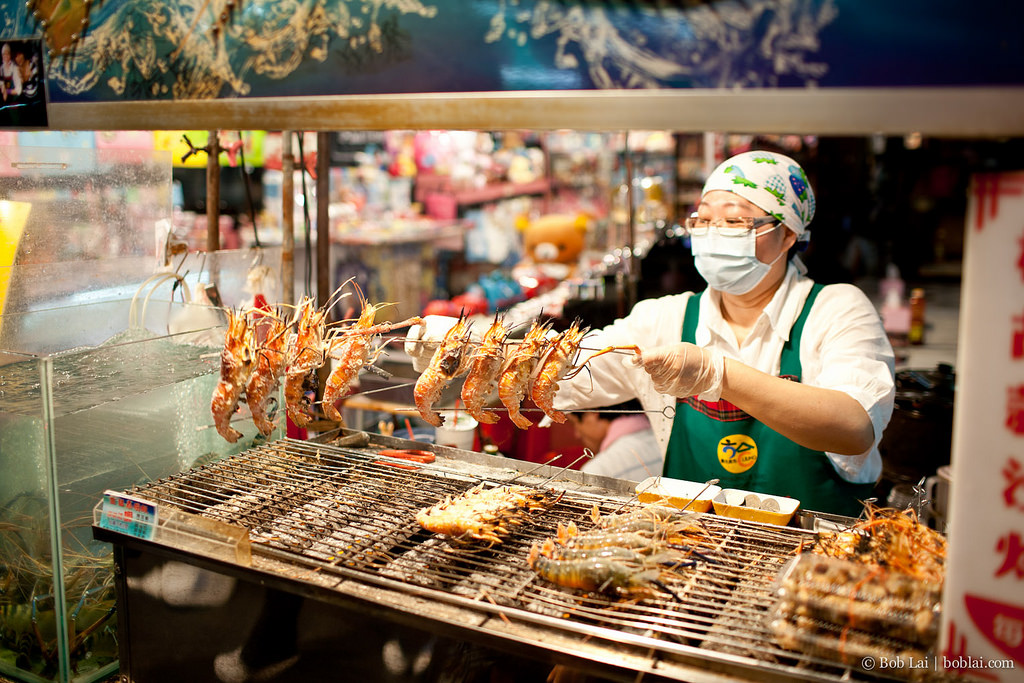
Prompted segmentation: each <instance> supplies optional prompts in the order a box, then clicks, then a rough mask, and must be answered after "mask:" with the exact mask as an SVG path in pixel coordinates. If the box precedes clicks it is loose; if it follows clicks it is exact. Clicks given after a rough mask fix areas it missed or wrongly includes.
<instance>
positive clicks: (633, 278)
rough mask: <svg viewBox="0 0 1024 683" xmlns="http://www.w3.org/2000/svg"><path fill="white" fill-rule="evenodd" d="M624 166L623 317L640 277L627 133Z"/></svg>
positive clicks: (634, 293) (632, 299)
mask: <svg viewBox="0 0 1024 683" xmlns="http://www.w3.org/2000/svg"><path fill="white" fill-rule="evenodd" d="M625 148H626V149H625V153H624V155H625V165H626V183H627V185H626V215H627V217H628V219H627V220H626V247H627V248H628V249H629V254H628V256H627V257H626V260H625V277H624V279H625V283H624V286H625V297H624V299H625V300H624V301H620V304H624V305H622V309H623V310H622V314H623V315H624V314H625V313H627V312H628V311H629V310H630V309H632V308H633V305H634V304H636V296H637V278H638V277H639V275H640V263H639V261H638V260H637V258H636V209H635V208H634V206H633V204H634V189H633V188H634V180H635V178H634V177H633V173H634V169H633V154H632V151H631V150H630V149H629V131H626V137H625Z"/></svg>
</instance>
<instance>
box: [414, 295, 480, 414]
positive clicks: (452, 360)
mask: <svg viewBox="0 0 1024 683" xmlns="http://www.w3.org/2000/svg"><path fill="white" fill-rule="evenodd" d="M470 325H471V324H470V323H469V322H468V321H467V320H466V314H465V313H463V314H462V315H460V316H459V320H458V322H456V323H455V325H453V326H452V328H451V329H450V330H448V331H447V332H446V333H445V335H444V339H443V340H442V341H441V345H440V346H439V347H437V351H435V352H434V355H433V356H431V358H430V365H428V366H427V369H426V370H424V371H423V374H421V375H420V377H419V379H418V380H416V388H415V389H413V398H414V400H415V402H416V409H417V410H418V411H419V412H420V416H421V417H422V418H423V419H424V420H426V421H427V422H428V423H429V424H432V425H434V426H435V427H440V426H441V425H442V424H443V423H444V419H443V418H442V417H441V415H440V414H439V413H437V412H436V411H434V404H435V403H437V400H438V399H439V398H441V392H442V391H443V390H444V388H445V387H446V386H447V385H448V382H450V381H452V380H453V379H455V378H456V377H458V376H459V375H461V374H462V373H463V372H465V371H466V369H467V366H468V361H469V357H470V356H469V353H468V352H467V351H468V349H469V337H470Z"/></svg>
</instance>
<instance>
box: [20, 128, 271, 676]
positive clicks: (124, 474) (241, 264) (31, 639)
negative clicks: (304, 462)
mask: <svg viewBox="0 0 1024 683" xmlns="http://www.w3.org/2000/svg"><path fill="white" fill-rule="evenodd" d="M101 152H102V150H87V149H76V150H65V149H56V148H55V149H41V148H40V149H28V148H16V149H12V148H0V175H3V176H5V177H4V178H3V182H2V183H0V235H2V237H3V238H4V239H2V240H0V245H2V247H3V248H2V249H0V258H2V259H4V260H3V262H0V472H2V475H0V677H4V676H6V677H13V678H16V679H18V680H24V681H60V682H61V683H70V682H71V681H93V680H97V679H100V678H103V677H106V676H108V675H110V674H111V673H113V672H115V671H116V670H117V666H118V663H117V658H118V645H117V619H116V616H115V612H116V605H115V597H114V590H113V575H112V571H113V565H112V559H111V548H110V546H109V545H108V544H105V543H99V542H97V541H95V540H94V539H93V536H92V529H91V527H92V508H93V507H94V506H95V505H96V503H97V501H99V500H101V499H102V496H103V492H104V491H105V490H107V489H119V490H120V489H125V488H128V487H131V486H132V485H134V484H138V483H141V482H147V481H151V480H155V479H159V478H161V477H166V476H168V475H170V474H173V473H175V472H178V471H180V470H182V469H186V468H190V467H194V466H196V465H202V464H204V463H205V462H209V461H213V460H216V459H219V458H220V457H223V456H224V455H227V454H231V453H235V452H239V451H241V450H244V449H245V448H249V447H251V446H252V445H253V442H254V441H257V440H262V439H264V437H262V436H260V435H259V433H258V431H257V430H256V428H255V426H254V425H253V424H252V421H251V419H249V415H248V413H247V412H245V411H240V412H239V413H238V414H236V415H235V416H234V418H233V421H232V423H233V425H234V426H235V427H236V428H237V429H239V430H240V431H241V432H242V434H243V436H242V438H240V439H239V440H238V441H237V442H236V443H234V444H229V443H228V442H227V441H225V440H224V439H222V438H221V437H220V436H219V435H218V434H217V431H216V429H215V428H214V427H213V418H212V415H211V410H210V401H211V397H212V395H213V391H214V388H215V386H216V383H217V381H218V378H219V365H220V362H219V355H220V350H221V349H220V347H221V346H222V343H223V337H224V331H223V330H224V327H223V322H224V316H223V314H222V312H221V310H220V309H218V308H215V307H213V306H210V305H203V304H201V303H200V302H199V299H198V297H196V298H193V297H191V295H190V294H189V292H196V293H199V292H201V291H203V292H205V291H206V286H207V285H208V284H210V283H216V284H217V285H218V292H219V294H220V295H221V296H220V298H221V299H222V301H223V302H224V303H225V304H228V305H231V306H233V307H238V306H240V305H242V304H243V303H245V298H246V297H250V296H251V295H250V294H249V293H248V292H247V291H246V287H247V283H248V282H249V280H250V277H249V276H250V274H251V272H252V271H253V270H254V268H256V267H257V263H256V261H257V259H258V261H259V262H260V264H261V265H260V266H259V267H262V268H266V264H271V263H279V262H280V250H276V251H274V250H269V251H265V252H262V253H261V254H259V255H258V257H257V258H254V255H253V254H252V253H251V252H248V251H246V252H218V253H216V254H211V255H197V254H184V255H175V256H174V257H173V259H171V261H172V263H170V265H169V266H167V265H165V255H164V254H163V253H162V248H163V247H162V245H161V243H160V239H161V234H164V235H166V229H164V230H163V233H162V232H161V228H162V227H163V225H164V224H163V223H162V221H163V220H164V219H165V218H166V217H168V216H170V211H171V208H170V179H171V174H170V159H169V157H167V156H166V154H164V155H163V156H164V158H163V159H162V160H161V159H160V158H157V157H158V156H159V155H160V154H163V153H154V152H152V151H151V150H150V151H147V152H139V153H138V154H133V153H130V152H123V153H121V154H119V155H117V156H116V157H110V156H104V155H102V154H101ZM155 155H156V156H155ZM178 273H181V274H180V275H179V274H178ZM276 294H277V293H276V292H267V296H268V299H269V300H271V301H274V300H275V299H274V298H273V297H275V296H276ZM280 398H281V396H280V394H279V395H278V396H277V399H278V402H277V405H282V403H281V401H280ZM279 413H281V414H283V411H279ZM275 417H276V418H277V420H276V423H277V424H279V425H281V427H280V428H279V429H277V430H275V432H274V433H272V434H271V436H270V437H269V438H270V439H274V438H279V437H280V436H282V435H283V422H284V420H283V417H282V416H281V415H276V416H275Z"/></svg>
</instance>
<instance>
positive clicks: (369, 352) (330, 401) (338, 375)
mask: <svg viewBox="0 0 1024 683" xmlns="http://www.w3.org/2000/svg"><path fill="white" fill-rule="evenodd" d="M356 289H357V291H358V294H359V300H360V301H361V302H362V306H363V310H362V311H361V312H360V314H359V319H358V320H357V321H356V322H355V323H354V324H353V325H352V326H351V327H349V328H347V329H345V330H342V331H341V333H340V334H338V335H337V336H335V338H334V339H332V340H331V342H330V344H328V352H327V355H328V356H329V357H331V358H333V359H335V360H336V361H338V364H337V365H336V366H335V368H334V370H333V371H332V372H331V374H330V376H329V377H328V378H327V383H326V385H325V386H324V396H323V402H322V403H321V408H323V411H324V415H326V416H327V418H328V419H330V420H334V421H335V422H343V421H344V420H343V419H342V416H341V411H339V410H338V408H337V406H336V405H335V404H336V403H337V401H338V399H340V398H341V397H343V396H344V395H345V394H346V392H347V391H348V388H349V387H350V386H351V385H352V382H354V381H355V379H356V377H357V376H358V375H359V371H360V370H362V369H363V368H364V367H365V366H367V365H370V364H372V363H373V362H374V361H375V360H376V359H377V356H379V355H380V353H381V351H382V350H383V346H381V347H380V348H377V349H373V337H374V336H375V335H378V334H383V333H385V332H390V331H391V330H394V329H397V328H400V327H408V326H410V325H417V324H420V323H422V322H423V319H422V318H420V317H418V316H417V317H413V318H409V319H408V320H403V321H402V322H397V323H381V324H379V325H374V324H373V321H374V318H375V317H376V315H377V310H378V309H380V308H381V307H382V306H385V305H386V304H378V305H376V306H374V305H370V304H369V303H367V301H366V299H365V298H364V297H363V293H362V291H359V288H358V286H357V287H356Z"/></svg>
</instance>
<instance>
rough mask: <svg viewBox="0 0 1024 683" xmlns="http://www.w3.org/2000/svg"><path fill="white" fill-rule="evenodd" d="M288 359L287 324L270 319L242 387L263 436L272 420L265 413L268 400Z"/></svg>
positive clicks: (270, 427) (272, 429)
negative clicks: (246, 380) (246, 381)
mask: <svg viewBox="0 0 1024 683" xmlns="http://www.w3.org/2000/svg"><path fill="white" fill-rule="evenodd" d="M287 362H288V326H287V325H286V324H285V323H284V321H283V320H280V319H279V318H273V319H271V322H270V327H269V329H268V330H267V339H266V341H265V342H263V344H262V345H261V346H260V347H259V348H258V349H257V350H256V361H255V364H254V367H253V371H252V374H251V375H250V376H249V381H248V383H247V384H246V386H245V400H246V402H247V403H248V404H249V412H251V413H252V421H253V423H254V424H255V425H256V429H258V430H259V431H260V434H262V435H263V436H270V433H271V432H272V431H274V423H273V422H271V421H270V418H269V417H268V416H267V403H268V402H269V401H270V397H271V396H273V395H274V392H275V391H277V387H278V386H280V384H281V375H283V374H284V370H285V366H286V364H287Z"/></svg>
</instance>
